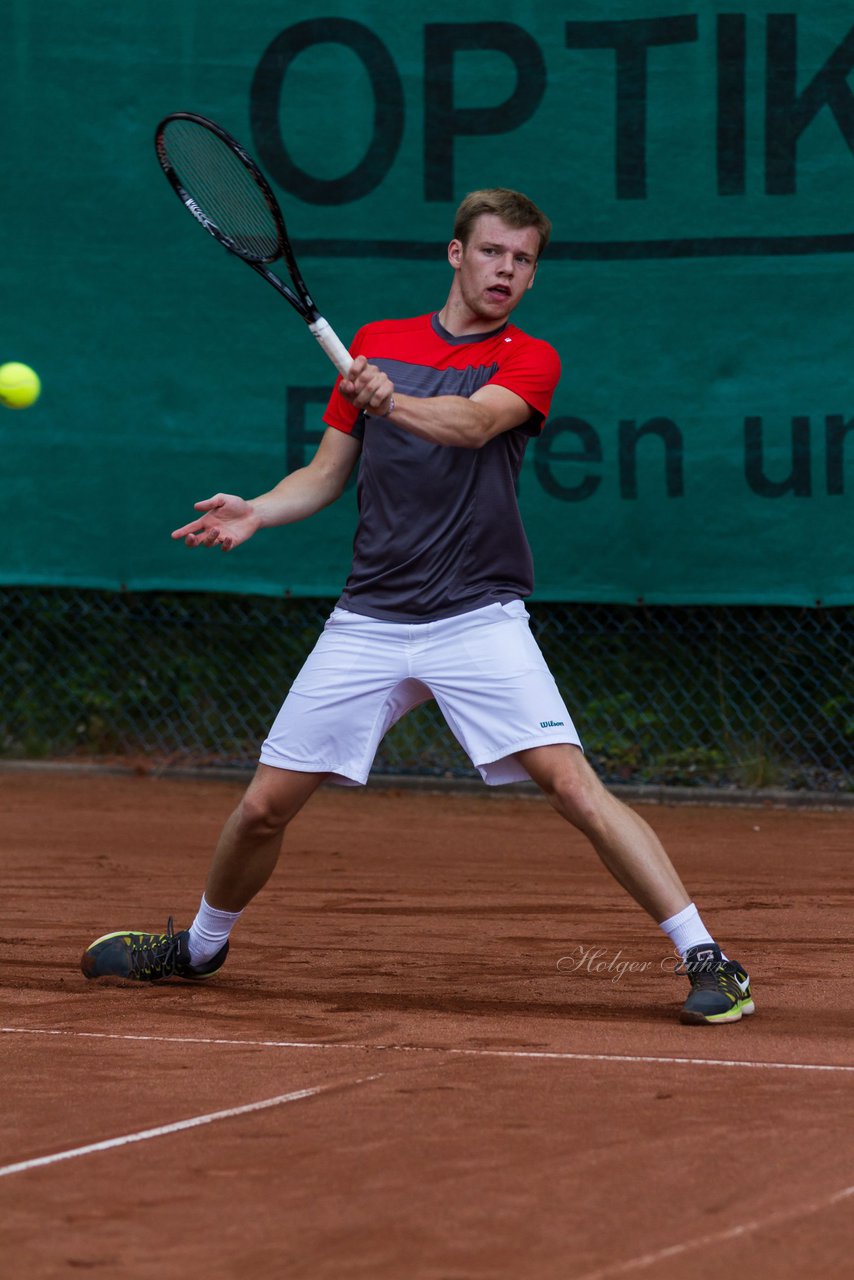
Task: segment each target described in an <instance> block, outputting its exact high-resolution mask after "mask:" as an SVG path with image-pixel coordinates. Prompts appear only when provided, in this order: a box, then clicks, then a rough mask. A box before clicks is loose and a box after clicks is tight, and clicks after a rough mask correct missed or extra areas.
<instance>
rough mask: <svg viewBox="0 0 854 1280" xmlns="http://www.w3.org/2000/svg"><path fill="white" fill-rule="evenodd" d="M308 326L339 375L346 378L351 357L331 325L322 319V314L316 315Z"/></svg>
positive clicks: (351, 360)
mask: <svg viewBox="0 0 854 1280" xmlns="http://www.w3.org/2000/svg"><path fill="white" fill-rule="evenodd" d="M308 327H309V329H310V330H311V332H312V333H313V334H314V336H315V338H317V341H318V342H319V343H320V345H321V346H322V347H323V350H324V351H325V352H326V354H327V355H328V356H329V359H330V360H331V361H332V363H333V364H334V365H335V368H336V369H337V370H338V372H339V373H340V374H341V377H342V378H346V377H347V374H348V373H349V372H350V366H351V365H352V363H353V357H352V356H351V355H350V352H349V351H348V350H347V348H346V347H345V346H344V343H343V342H342V341H341V339H340V338H339V337H338V334H337V333H336V332H335V330H334V329H333V328H332V325H331V324H330V323H329V321H328V320H324V318H323V316H318V318H317V319H316V320H313V321H312V322H311V324H310V325H309V326H308Z"/></svg>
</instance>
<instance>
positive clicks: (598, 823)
mask: <svg viewBox="0 0 854 1280" xmlns="http://www.w3.org/2000/svg"><path fill="white" fill-rule="evenodd" d="M518 759H519V760H520V762H521V763H522V764H523V765H524V766H525V768H526V769H527V771H528V773H529V774H530V775H531V777H532V778H533V780H534V782H536V784H537V786H538V787H540V789H541V790H542V791H543V792H544V793H545V795H546V797H547V798H548V800H549V801H550V803H551V804H552V805H553V806H554V808H555V809H556V810H557V811H558V813H559V814H560V815H561V817H563V818H566V820H567V821H568V822H571V823H572V825H573V826H574V827H577V828H578V829H579V830H580V831H583V833H584V834H585V835H586V836H587V838H588V840H589V841H590V843H591V844H592V845H593V847H594V849H595V850H596V852H597V853H598V855H599V857H600V858H601V860H602V862H603V863H604V865H605V866H606V867H607V869H608V870H609V871H610V873H611V875H612V876H613V877H614V879H615V880H617V882H618V883H619V884H621V885H622V886H623V888H624V889H625V890H626V892H627V893H629V894H631V896H632V897H633V898H634V900H635V902H637V903H638V904H639V905H640V906H641V907H643V909H644V911H647V912H648V913H649V914H650V915H651V916H652V918H653V919H654V920H655V922H656V924H660V923H661V922H662V920H667V919H668V918H670V917H671V916H674V915H677V914H678V913H679V912H680V911H682V910H684V908H685V907H687V906H688V904H689V903H690V898H689V897H688V894H687V892H686V890H685V886H684V885H683V883H682V881H681V880H680V879H679V876H678V875H677V874H676V870H675V868H674V866H673V863H672V862H671V861H670V858H669V857H668V856H667V853H666V852H665V850H664V848H663V846H662V844H661V841H660V840H659V838H658V836H657V835H656V834H655V832H654V831H653V830H652V827H650V826H649V825H648V823H646V822H644V820H643V818H642V817H641V816H640V815H639V814H638V813H635V811H634V809H630V808H629V807H628V806H627V805H624V804H623V803H622V801H620V800H618V799H617V797H616V796H613V795H611V793H610V791H607V790H606V789H605V787H603V785H602V783H601V782H600V781H599V779H598V778H597V777H596V775H595V773H594V772H593V770H592V769H591V768H590V765H589V764H588V763H587V761H586V760H585V758H584V754H583V752H582V751H581V750H580V749H579V748H578V747H574V746H571V745H570V744H555V745H554V746H547V747H534V748H532V749H531V750H529V751H520V752H519V753H518Z"/></svg>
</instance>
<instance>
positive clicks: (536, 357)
mask: <svg viewBox="0 0 854 1280" xmlns="http://www.w3.org/2000/svg"><path fill="white" fill-rule="evenodd" d="M505 352H506V355H505ZM559 380H560V357H559V356H558V353H557V352H556V351H555V349H554V347H552V346H550V345H549V344H548V342H543V341H542V340H541V339H540V338H530V337H528V335H527V334H525V333H521V332H520V331H519V330H514V331H513V333H512V341H511V342H507V343H505V345H504V350H503V351H502V359H501V361H500V363H499V366H498V369H497V370H496V372H495V373H494V374H493V375H492V377H491V378H490V379H489V382H488V383H487V384H486V385H487V386H499V387H506V388H507V390H508V391H513V392H514V393H515V394H516V395H517V396H521V398H522V399H523V400H524V401H525V403H526V404H528V405H530V406H531V408H532V409H533V411H534V413H535V414H536V415H537V417H538V418H539V419H540V421H541V422H542V421H543V420H544V419H545V418H546V417H548V412H549V409H550V408H551V403H552V396H553V395H554V393H555V388H556V387H557V384H558V382H559Z"/></svg>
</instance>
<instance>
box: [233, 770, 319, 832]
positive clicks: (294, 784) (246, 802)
mask: <svg viewBox="0 0 854 1280" xmlns="http://www.w3.org/2000/svg"><path fill="white" fill-rule="evenodd" d="M318 782H319V778H318V779H317V780H316V781H315V779H314V775H308V774H305V775H294V774H293V773H291V772H290V771H287V770H279V771H274V770H266V769H265V770H264V772H263V773H261V772H259V773H258V774H256V775H255V777H254V778H253V780H252V782H251V783H250V784H249V786H248V788H247V789H246V791H245V793H244V795H243V798H242V800H241V801H240V804H239V805H238V807H237V821H238V823H239V825H240V827H241V828H242V829H243V830H244V831H245V832H247V834H251V835H252V836H254V837H255V838H263V837H264V836H275V835H279V834H281V833H282V832H283V831H284V830H285V827H287V825H288V823H289V822H290V821H291V819H292V818H294V817H296V815H297V814H298V813H299V811H300V809H301V808H302V807H303V805H304V804H305V802H306V800H307V799H308V798H309V796H310V795H311V792H312V791H313V790H314V788H315V787H316V786H317V785H318Z"/></svg>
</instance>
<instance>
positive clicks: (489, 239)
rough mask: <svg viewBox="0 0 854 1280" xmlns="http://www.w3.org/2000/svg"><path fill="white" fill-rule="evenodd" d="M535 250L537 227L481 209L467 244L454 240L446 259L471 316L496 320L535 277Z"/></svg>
mask: <svg viewBox="0 0 854 1280" xmlns="http://www.w3.org/2000/svg"><path fill="white" fill-rule="evenodd" d="M539 251H540V236H539V233H538V231H537V230H536V228H535V227H522V228H521V229H519V228H516V227H508V226H507V223H506V222H504V221H502V219H501V218H499V217H498V216H497V215H496V214H494V213H482V214H481V215H480V217H479V218H478V219H477V220H476V221H475V223H474V226H473V227H472V230H471V234H470V235H469V238H468V241H467V242H466V244H462V243H461V242H460V241H459V240H452V241H451V244H450V247H449V249H448V259H449V261H450V263H451V266H452V267H453V268H454V270H455V271H456V273H457V274H456V277H455V283H456V286H457V289H458V291H459V296H460V298H461V299H462V301H463V302H464V304H465V306H466V307H467V308H468V310H469V311H470V312H471V314H472V316H473V317H476V318H477V319H479V320H481V321H484V322H490V323H492V324H494V325H495V326H496V327H497V326H498V325H500V324H501V323H502V321H504V320H505V319H506V318H507V316H509V314H510V312H511V311H512V310H513V309H514V307H516V306H517V305H518V304H519V302H520V301H521V299H522V295H523V293H524V292H525V291H526V289H530V287H531V285H532V284H533V283H534V273H535V272H536V270H537V254H538V253H539Z"/></svg>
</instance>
